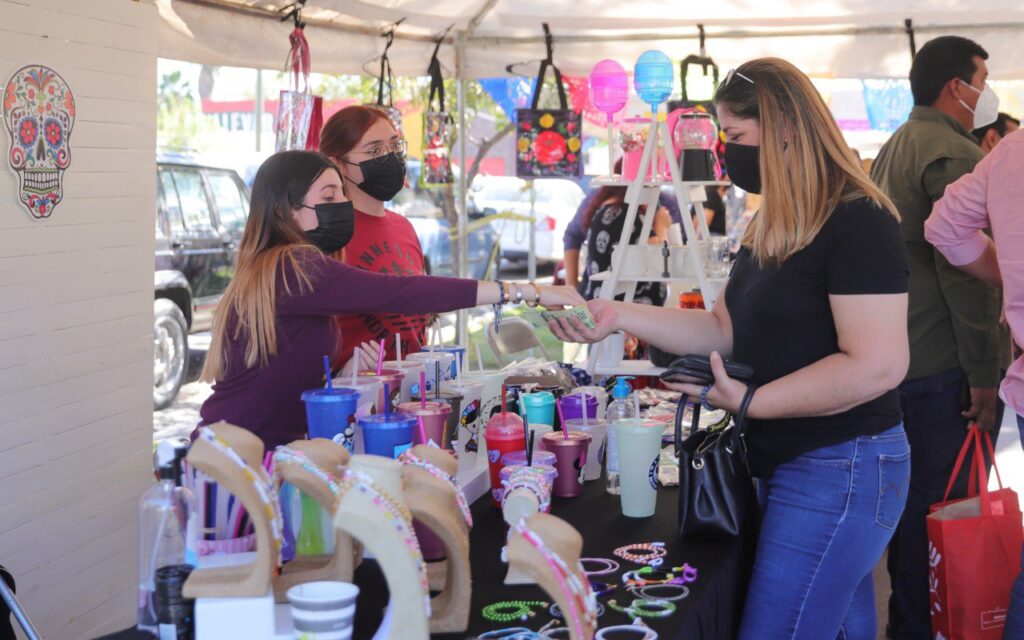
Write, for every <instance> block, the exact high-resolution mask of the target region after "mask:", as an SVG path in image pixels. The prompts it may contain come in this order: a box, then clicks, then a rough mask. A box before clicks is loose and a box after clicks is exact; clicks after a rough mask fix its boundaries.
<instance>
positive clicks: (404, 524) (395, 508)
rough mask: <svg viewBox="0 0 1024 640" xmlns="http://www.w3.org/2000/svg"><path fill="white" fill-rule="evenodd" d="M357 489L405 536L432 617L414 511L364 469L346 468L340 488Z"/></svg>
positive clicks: (427, 608)
mask: <svg viewBox="0 0 1024 640" xmlns="http://www.w3.org/2000/svg"><path fill="white" fill-rule="evenodd" d="M353 488H354V489H356V490H358V491H359V492H360V493H362V494H363V495H365V496H366V497H367V498H369V499H370V500H372V501H373V504H375V505H377V507H379V508H380V509H381V510H382V511H384V512H385V513H387V514H388V516H389V518H390V520H391V523H392V524H393V525H394V527H395V530H397V531H398V532H399V533H400V534H401V535H402V536H403V538H404V541H405V546H406V547H407V548H408V550H409V554H410V555H411V556H412V559H413V562H414V564H415V565H416V569H417V570H418V571H419V574H420V588H421V589H422V590H423V606H424V608H425V609H426V612H427V618H429V617H430V612H431V608H430V581H429V579H428V578H427V563H426V562H425V561H424V560H423V553H422V552H421V551H420V541H419V539H418V538H417V537H416V532H415V531H414V530H413V528H412V513H410V512H409V509H408V508H407V507H406V506H405V505H403V504H402V503H401V502H399V501H398V500H396V499H395V498H394V497H392V496H390V495H388V493H387V492H386V491H384V490H383V489H381V488H379V487H378V486H377V484H376V483H375V482H374V481H373V478H372V477H370V476H369V475H368V474H366V473H363V472H362V471H355V470H353V469H347V468H346V469H344V470H343V471H342V480H341V485H340V489H341V492H342V493H347V492H348V491H349V490H350V489H353Z"/></svg>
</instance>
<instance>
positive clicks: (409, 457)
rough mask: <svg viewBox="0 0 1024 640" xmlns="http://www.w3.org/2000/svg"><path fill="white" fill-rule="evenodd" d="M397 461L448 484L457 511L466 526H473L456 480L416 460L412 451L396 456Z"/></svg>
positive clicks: (434, 467) (464, 495)
mask: <svg viewBox="0 0 1024 640" xmlns="http://www.w3.org/2000/svg"><path fill="white" fill-rule="evenodd" d="M398 461H399V462H401V463H402V464H408V465H412V466H414V467H419V468H420V469H423V470H424V471H426V472H427V473H429V474H430V475H432V476H434V477H435V478H437V479H439V480H444V481H445V482H447V483H448V484H450V485H451V486H452V489H454V490H455V502H456V504H458V505H459V511H461V512H462V518H463V519H464V520H465V521H466V525H467V526H469V527H472V526H473V514H472V513H471V512H470V510H469V501H468V500H466V494H465V493H464V492H463V491H462V487H460V486H459V482H458V480H456V479H455V478H453V477H452V476H451V474H449V473H448V472H446V471H445V470H444V469H442V468H440V467H438V466H437V465H433V464H430V463H429V462H427V461H426V460H422V459H420V458H417V457H416V456H414V455H413V454H412V451H411V450H408V449H407V450H405V451H403V452H402V454H401V455H400V456H398Z"/></svg>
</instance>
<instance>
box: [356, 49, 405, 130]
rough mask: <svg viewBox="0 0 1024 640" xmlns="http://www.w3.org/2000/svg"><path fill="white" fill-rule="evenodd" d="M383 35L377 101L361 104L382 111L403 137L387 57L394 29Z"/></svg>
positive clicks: (400, 117)
mask: <svg viewBox="0 0 1024 640" xmlns="http://www.w3.org/2000/svg"><path fill="white" fill-rule="evenodd" d="M385 37H386V38H387V42H386V43H385V45H384V53H382V54H381V55H380V73H379V74H378V75H377V102H375V103H372V104H366V105H363V106H366V107H373V108H374V109H377V110H378V111H380V112H382V113H384V115H386V116H387V117H388V120H390V121H391V126H392V127H394V129H395V133H397V134H398V136H399V137H400V138H404V137H405V134H404V133H403V131H402V112H401V111H399V110H398V109H397V108H396V107H395V99H394V93H395V77H394V75H393V74H392V73H391V59H390V58H388V50H389V49H391V45H392V44H393V43H394V41H395V31H394V29H392V30H391V31H389V32H388V33H387V34H386V35H385ZM385 88H387V102H385V101H384V99H385V98H384V93H385V92H384V89H385Z"/></svg>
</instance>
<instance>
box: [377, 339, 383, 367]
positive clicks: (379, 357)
mask: <svg viewBox="0 0 1024 640" xmlns="http://www.w3.org/2000/svg"><path fill="white" fill-rule="evenodd" d="M383 371H384V340H383V339H381V341H380V348H379V349H377V375H378V376H379V375H380V374H381V373H382V372H383Z"/></svg>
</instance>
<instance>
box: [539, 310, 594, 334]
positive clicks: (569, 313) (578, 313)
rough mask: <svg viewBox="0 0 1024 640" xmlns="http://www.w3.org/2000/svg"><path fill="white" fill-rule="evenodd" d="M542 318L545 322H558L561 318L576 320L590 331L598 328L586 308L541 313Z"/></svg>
mask: <svg viewBox="0 0 1024 640" xmlns="http://www.w3.org/2000/svg"><path fill="white" fill-rule="evenodd" d="M540 317H541V318H543V319H544V321H545V322H551V321H556V322H557V321H558V319H559V318H566V319H569V318H576V319H577V320H578V321H579V322H580V323H582V324H583V326H585V327H587V328H588V329H596V328H597V323H596V322H594V316H592V315H591V314H590V310H589V309H587V308H586V307H573V308H571V309H561V310H558V311H541V313H540Z"/></svg>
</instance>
